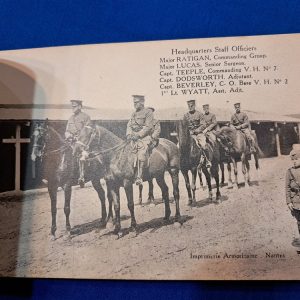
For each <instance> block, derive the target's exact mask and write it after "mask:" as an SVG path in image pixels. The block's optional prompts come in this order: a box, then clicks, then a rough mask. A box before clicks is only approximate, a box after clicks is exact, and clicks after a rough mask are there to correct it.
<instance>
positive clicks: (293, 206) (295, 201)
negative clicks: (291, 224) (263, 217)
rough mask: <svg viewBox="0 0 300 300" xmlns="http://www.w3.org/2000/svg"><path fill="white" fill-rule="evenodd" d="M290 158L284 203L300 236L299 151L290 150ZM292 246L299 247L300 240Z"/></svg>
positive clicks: (295, 241)
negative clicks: (294, 221) (293, 219)
mask: <svg viewBox="0 0 300 300" xmlns="http://www.w3.org/2000/svg"><path fill="white" fill-rule="evenodd" d="M290 157H291V159H292V162H293V166H292V167H291V168H289V169H288V170H287V172H286V180H285V190H286V203H287V206H288V208H289V209H290V211H291V213H292V216H293V217H295V218H296V220H297V225H298V231H299V234H300V150H292V151H291V153H290ZM293 244H294V245H295V246H298V247H300V238H297V239H295V240H294V242H293Z"/></svg>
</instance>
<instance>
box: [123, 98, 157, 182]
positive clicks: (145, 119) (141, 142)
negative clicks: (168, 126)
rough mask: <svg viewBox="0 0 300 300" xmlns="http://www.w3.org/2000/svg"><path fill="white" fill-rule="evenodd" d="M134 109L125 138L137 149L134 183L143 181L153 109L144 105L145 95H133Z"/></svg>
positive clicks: (151, 128)
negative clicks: (136, 170)
mask: <svg viewBox="0 0 300 300" xmlns="http://www.w3.org/2000/svg"><path fill="white" fill-rule="evenodd" d="M132 97H133V103H134V108H135V111H134V113H133V114H132V115H131V118H130V120H129V122H128V124H127V131H126V136H127V140H129V141H132V143H133V148H134V150H136V151H137V165H138V168H137V169H138V172H137V178H136V184H137V185H141V184H142V183H143V176H144V170H145V168H146V164H147V162H148V156H149V155H148V149H149V145H150V144H151V142H152V138H151V133H152V130H153V126H154V117H153V111H152V109H150V108H146V107H145V106H144V103H145V97H144V96H141V95H133V96H132Z"/></svg>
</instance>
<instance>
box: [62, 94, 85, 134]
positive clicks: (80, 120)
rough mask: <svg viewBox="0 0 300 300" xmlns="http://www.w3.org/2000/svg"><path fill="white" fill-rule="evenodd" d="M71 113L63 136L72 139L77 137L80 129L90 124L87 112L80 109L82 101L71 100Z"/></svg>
mask: <svg viewBox="0 0 300 300" xmlns="http://www.w3.org/2000/svg"><path fill="white" fill-rule="evenodd" d="M71 105H72V111H73V115H72V116H71V117H70V118H69V120H68V123H67V128H66V132H65V138H66V139H67V140H73V139H76V137H78V135H79V134H80V132H81V129H82V128H83V127H84V126H86V125H88V126H90V125H91V118H90V116H89V115H88V114H86V113H84V112H82V111H81V109H82V101H81V100H71Z"/></svg>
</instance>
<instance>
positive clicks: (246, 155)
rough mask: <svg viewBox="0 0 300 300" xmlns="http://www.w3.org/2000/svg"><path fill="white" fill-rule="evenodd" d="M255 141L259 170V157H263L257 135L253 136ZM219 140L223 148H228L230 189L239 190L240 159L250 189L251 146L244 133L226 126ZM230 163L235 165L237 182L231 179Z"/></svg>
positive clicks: (257, 167)
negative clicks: (238, 166) (238, 167)
mask: <svg viewBox="0 0 300 300" xmlns="http://www.w3.org/2000/svg"><path fill="white" fill-rule="evenodd" d="M252 135H253V138H254V141H255V143H254V144H255V145H254V146H255V150H256V151H255V153H253V156H254V160H255V167H256V169H259V157H260V156H263V153H262V151H261V149H260V148H259V146H258V143H257V138H256V135H255V134H253V133H252ZM218 139H219V140H220V141H221V144H222V145H223V147H225V148H227V151H228V154H229V163H228V187H232V185H233V187H234V188H236V189H237V188H238V170H237V161H238V160H239V159H240V160H241V163H242V172H243V175H244V180H245V186H246V187H249V184H250V164H249V159H250V158H251V152H250V146H249V144H248V142H247V138H246V136H245V134H244V133H243V132H241V131H240V130H236V129H235V128H234V127H231V126H230V127H229V126H224V127H222V128H221V129H220V130H219V132H218ZM230 162H232V163H233V168H234V176H235V181H234V182H232V179H231V166H230Z"/></svg>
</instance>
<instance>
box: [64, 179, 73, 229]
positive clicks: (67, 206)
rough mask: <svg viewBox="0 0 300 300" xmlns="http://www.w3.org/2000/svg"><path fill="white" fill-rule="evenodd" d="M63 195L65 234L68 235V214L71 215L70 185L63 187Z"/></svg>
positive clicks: (69, 227) (69, 226)
mask: <svg viewBox="0 0 300 300" xmlns="http://www.w3.org/2000/svg"><path fill="white" fill-rule="evenodd" d="M64 193H65V206H64V212H65V216H66V231H67V233H70V231H71V225H70V213H71V208H70V204H71V195H72V185H71V183H66V184H65V185H64Z"/></svg>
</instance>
